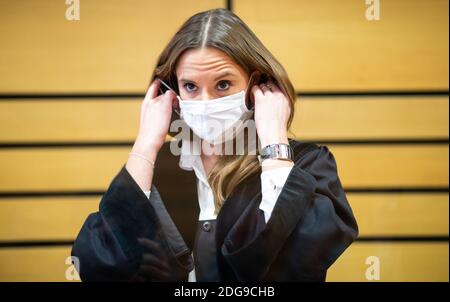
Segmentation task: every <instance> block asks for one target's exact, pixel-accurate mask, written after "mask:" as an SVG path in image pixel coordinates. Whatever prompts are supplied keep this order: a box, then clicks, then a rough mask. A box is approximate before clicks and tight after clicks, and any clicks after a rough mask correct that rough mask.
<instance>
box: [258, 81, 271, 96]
mask: <svg viewBox="0 0 450 302" xmlns="http://www.w3.org/2000/svg"><path fill="white" fill-rule="evenodd" d="M259 88H260V89H261V91H262V92H263V93H264V95H266V93H269V92H270V90H269V88H268V87H267V86H266V84H259Z"/></svg>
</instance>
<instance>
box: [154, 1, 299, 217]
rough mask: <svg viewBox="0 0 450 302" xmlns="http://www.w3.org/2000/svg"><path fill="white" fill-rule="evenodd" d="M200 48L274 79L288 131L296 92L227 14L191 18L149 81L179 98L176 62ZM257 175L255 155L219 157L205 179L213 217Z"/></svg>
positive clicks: (216, 11)
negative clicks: (284, 102) (283, 99)
mask: <svg viewBox="0 0 450 302" xmlns="http://www.w3.org/2000/svg"><path fill="white" fill-rule="evenodd" d="M202 47H214V48H216V49H219V50H221V51H222V52H224V53H226V54H227V55H228V56H229V57H230V58H232V59H233V60H234V61H235V62H236V63H237V64H238V65H239V66H241V67H242V68H243V70H245V71H246V73H247V74H248V75H251V74H252V73H253V72H255V71H256V72H259V73H260V74H262V75H264V76H265V77H266V78H271V79H273V80H274V81H275V82H276V83H277V84H278V86H279V87H280V88H281V89H282V90H283V91H284V92H285V94H286V96H287V97H288V98H289V100H290V106H291V114H290V117H289V120H288V125H287V127H288V129H289V127H290V125H291V122H292V118H293V115H294V101H295V90H294V87H293V85H292V83H291V81H290V80H289V78H288V75H287V73H286V71H285V69H284V68H283V66H282V65H281V64H280V63H279V62H278V61H277V60H276V59H275V57H274V56H273V55H272V54H271V53H270V51H269V50H268V49H267V48H266V47H265V46H264V45H263V43H262V42H261V41H260V40H259V39H258V38H257V37H256V35H255V34H254V33H253V31H252V30H251V29H250V28H249V27H248V26H247V25H246V24H245V23H244V22H243V21H242V20H241V19H240V18H239V17H238V16H237V15H235V14H234V13H233V12H231V11H229V10H226V9H222V8H218V9H211V10H208V11H204V12H200V13H197V14H195V15H193V16H192V17H190V18H189V19H188V20H187V21H186V22H185V23H184V24H183V25H182V26H181V28H180V29H179V30H178V31H177V32H176V34H175V35H174V36H173V38H172V39H171V40H170V42H169V43H168V45H167V46H166V48H165V49H164V50H163V51H162V53H161V54H160V56H159V59H158V61H157V65H156V68H155V70H154V72H153V75H152V79H151V81H153V80H154V79H155V78H156V77H158V78H160V79H162V80H163V81H165V82H167V83H168V84H169V85H170V86H171V87H173V88H174V89H175V91H176V92H177V93H178V94H179V89H178V81H177V77H176V66H177V63H178V60H179V58H180V57H181V55H182V54H183V53H184V51H186V50H188V49H196V48H202ZM250 87H251V86H250ZM259 171H260V165H259V161H258V159H257V156H256V155H249V154H244V155H222V156H221V157H219V160H218V161H217V163H216V164H215V166H214V167H213V168H212V169H211V172H210V173H209V175H208V182H209V184H210V186H211V189H212V191H213V195H214V203H215V212H216V214H217V213H218V212H219V210H220V208H221V207H222V205H223V203H224V201H225V200H226V198H227V197H229V196H230V195H231V193H232V192H233V191H234V190H235V189H236V187H237V186H238V184H239V183H241V182H242V181H243V180H244V179H246V178H247V177H248V176H250V175H252V174H254V173H256V172H259Z"/></svg>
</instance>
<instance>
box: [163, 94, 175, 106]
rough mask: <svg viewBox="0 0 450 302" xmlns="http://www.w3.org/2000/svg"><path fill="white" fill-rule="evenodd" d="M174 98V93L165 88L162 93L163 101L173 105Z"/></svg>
mask: <svg viewBox="0 0 450 302" xmlns="http://www.w3.org/2000/svg"><path fill="white" fill-rule="evenodd" d="M174 99H176V98H175V93H173V91H170V90H167V91H166V92H165V93H164V96H163V101H164V102H167V103H170V104H171V105H173V101H174Z"/></svg>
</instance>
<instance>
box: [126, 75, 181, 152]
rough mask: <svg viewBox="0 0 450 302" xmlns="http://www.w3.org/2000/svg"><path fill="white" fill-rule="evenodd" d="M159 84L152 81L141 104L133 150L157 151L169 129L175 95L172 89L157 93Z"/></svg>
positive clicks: (174, 104) (156, 80)
mask: <svg viewBox="0 0 450 302" xmlns="http://www.w3.org/2000/svg"><path fill="white" fill-rule="evenodd" d="M160 85H161V82H160V81H159V80H158V79H155V80H154V81H153V83H152V84H151V85H150V87H149V89H148V91H147V93H146V95H145V98H144V101H143V102H142V105H141V117H140V125H139V132H138V135H137V138H136V141H135V145H134V147H133V151H136V152H139V153H145V155H150V154H151V153H152V154H153V153H157V152H158V151H159V149H160V148H161V146H162V145H163V144H164V140H165V138H166V135H167V133H168V131H169V126H170V120H171V117H172V107H173V106H176V95H175V93H173V92H172V91H170V90H168V91H166V93H165V94H162V95H158V91H159V87H160Z"/></svg>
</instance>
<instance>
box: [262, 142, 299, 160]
mask: <svg viewBox="0 0 450 302" xmlns="http://www.w3.org/2000/svg"><path fill="white" fill-rule="evenodd" d="M258 158H259V161H260V162H262V161H263V160H265V159H269V158H270V159H279V160H289V161H294V153H293V151H292V148H291V146H290V145H288V144H271V145H267V146H265V147H264V148H262V150H261V153H260V155H259V157H258Z"/></svg>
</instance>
